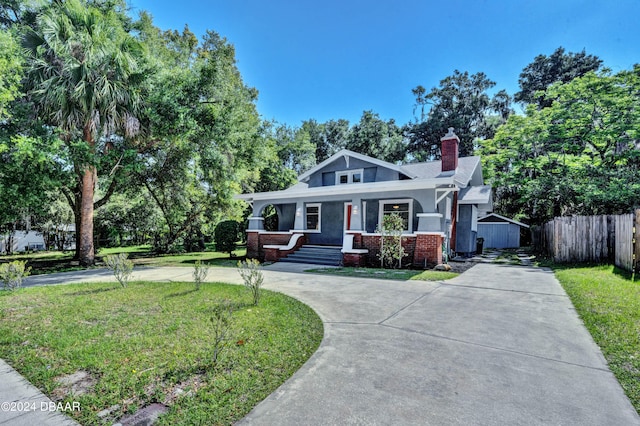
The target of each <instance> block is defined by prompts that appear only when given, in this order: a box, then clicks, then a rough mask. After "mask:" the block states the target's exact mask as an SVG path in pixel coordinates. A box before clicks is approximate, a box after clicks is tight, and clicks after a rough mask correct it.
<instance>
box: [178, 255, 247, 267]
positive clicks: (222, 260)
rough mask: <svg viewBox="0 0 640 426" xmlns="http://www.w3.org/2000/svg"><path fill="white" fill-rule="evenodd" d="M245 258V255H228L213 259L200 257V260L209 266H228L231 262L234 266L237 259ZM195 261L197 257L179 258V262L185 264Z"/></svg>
mask: <svg viewBox="0 0 640 426" xmlns="http://www.w3.org/2000/svg"><path fill="white" fill-rule="evenodd" d="M245 259H246V256H230V257H216V258H213V259H202V260H201V262H202V263H203V264H204V265H209V266H229V265H230V264H233V266H236V264H237V263H238V261H242V260H245ZM197 261H198V259H185V260H181V261H180V263H181V264H185V265H195V264H196V262H197Z"/></svg>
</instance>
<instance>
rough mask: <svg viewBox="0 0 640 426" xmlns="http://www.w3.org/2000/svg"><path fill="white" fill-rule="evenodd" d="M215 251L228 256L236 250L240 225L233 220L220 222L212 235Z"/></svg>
mask: <svg viewBox="0 0 640 426" xmlns="http://www.w3.org/2000/svg"><path fill="white" fill-rule="evenodd" d="M213 239H214V240H215V242H216V250H217V251H221V252H224V253H229V254H230V255H231V254H232V252H233V251H234V250H235V249H236V241H238V240H239V239H240V224H239V223H238V222H236V221H235V220H225V221H223V222H220V223H219V224H218V226H216V229H215V231H214V233H213Z"/></svg>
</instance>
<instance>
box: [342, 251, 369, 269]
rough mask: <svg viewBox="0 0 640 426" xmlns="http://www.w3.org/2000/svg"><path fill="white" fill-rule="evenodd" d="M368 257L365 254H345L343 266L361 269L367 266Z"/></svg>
mask: <svg viewBox="0 0 640 426" xmlns="http://www.w3.org/2000/svg"><path fill="white" fill-rule="evenodd" d="M366 260H367V255H366V254H364V253H344V254H343V255H342V264H343V265H344V266H355V267H361V266H365V265H366Z"/></svg>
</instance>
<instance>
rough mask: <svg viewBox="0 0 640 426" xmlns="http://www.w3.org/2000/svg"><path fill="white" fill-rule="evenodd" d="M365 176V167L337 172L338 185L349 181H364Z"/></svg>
mask: <svg viewBox="0 0 640 426" xmlns="http://www.w3.org/2000/svg"><path fill="white" fill-rule="evenodd" d="M363 176H364V169H358V170H347V171H344V172H336V185H344V184H347V183H362V180H363Z"/></svg>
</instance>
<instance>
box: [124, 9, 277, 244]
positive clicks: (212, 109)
mask: <svg viewBox="0 0 640 426" xmlns="http://www.w3.org/2000/svg"><path fill="white" fill-rule="evenodd" d="M145 19H146V18H145ZM136 28H138V31H140V33H141V38H142V39H144V40H147V41H148V43H149V45H150V46H152V54H153V57H154V58H155V59H156V60H157V62H158V64H157V67H158V72H157V73H156V74H155V75H154V76H153V78H152V79H151V80H150V81H149V84H148V87H146V92H147V106H148V108H147V110H146V112H145V115H144V117H143V120H144V122H145V123H146V124H147V126H148V128H149V132H148V134H147V135H145V138H144V140H145V148H144V150H143V151H142V153H141V158H142V162H143V164H142V167H140V169H139V170H138V172H137V179H138V182H139V183H140V184H141V185H143V186H144V187H145V188H146V190H147V191H148V193H149V194H150V195H151V197H152V199H153V200H154V201H155V203H156V205H157V207H158V209H159V210H160V212H161V216H162V219H163V222H164V223H163V225H162V226H161V227H159V228H158V231H159V232H158V233H157V234H156V238H155V240H156V243H155V244H156V249H157V250H158V251H168V250H173V249H174V248H176V247H177V246H179V245H181V244H182V243H183V242H184V241H185V240H194V239H199V237H198V235H200V234H202V227H203V226H206V224H207V223H216V222H218V221H219V220H220V219H221V217H224V216H226V217H238V218H239V217H240V216H241V214H242V213H241V212H242V210H241V208H242V207H243V206H241V204H240V203H239V202H237V201H234V200H233V194H236V193H239V192H241V191H242V190H243V189H245V188H251V187H252V185H253V182H255V181H256V180H257V179H258V178H259V171H260V164H261V161H260V159H261V157H262V156H263V153H264V149H265V148H264V146H263V145H261V144H259V143H256V142H257V138H258V124H259V120H258V114H257V112H256V109H255V99H256V96H257V92H256V91H255V89H252V88H249V87H247V86H245V85H244V83H243V82H242V78H241V76H240V73H239V71H238V69H237V67H236V65H235V51H234V48H233V46H232V45H231V44H229V43H228V42H227V40H226V39H224V38H222V37H220V36H219V35H218V34H217V33H215V32H211V31H210V32H208V33H207V35H206V36H205V37H204V39H203V40H202V42H201V43H198V42H197V40H196V39H195V38H194V37H193V34H192V33H191V32H190V31H189V30H188V28H185V30H184V31H183V32H182V33H177V32H174V31H169V32H161V31H160V30H158V29H157V28H156V27H154V26H153V25H151V22H150V20H148V19H147V20H142V21H141V22H138V23H136ZM188 245H190V244H188Z"/></svg>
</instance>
